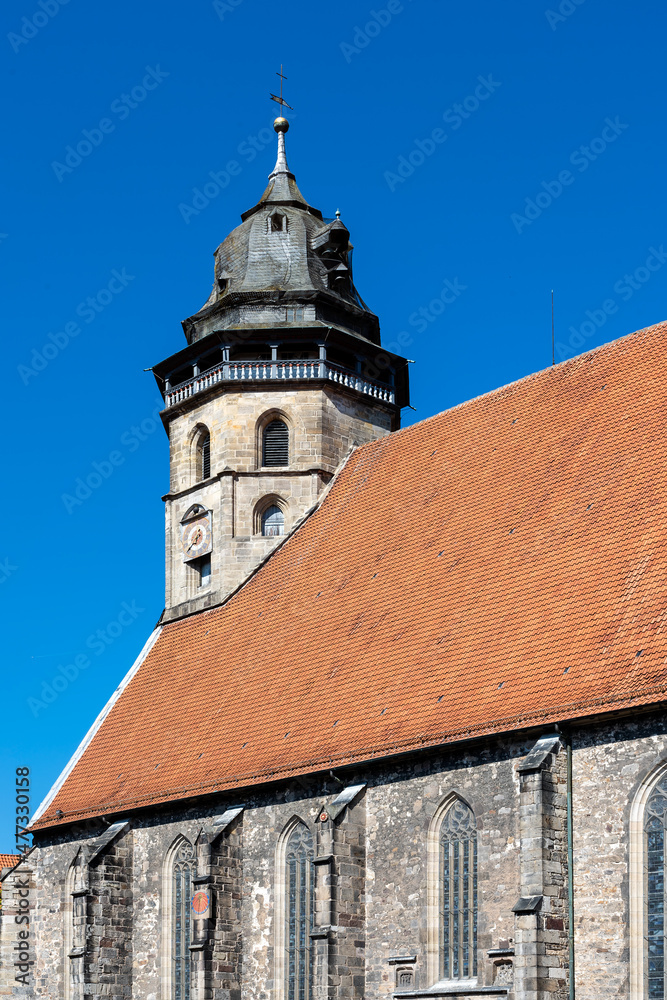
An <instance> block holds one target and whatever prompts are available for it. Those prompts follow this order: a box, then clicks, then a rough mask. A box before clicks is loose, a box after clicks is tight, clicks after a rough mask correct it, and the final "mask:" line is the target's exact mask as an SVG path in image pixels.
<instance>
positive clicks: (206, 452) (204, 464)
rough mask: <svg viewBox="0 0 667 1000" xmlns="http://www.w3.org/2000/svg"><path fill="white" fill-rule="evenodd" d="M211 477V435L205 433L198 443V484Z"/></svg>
mask: <svg viewBox="0 0 667 1000" xmlns="http://www.w3.org/2000/svg"><path fill="white" fill-rule="evenodd" d="M210 475H211V435H210V434H208V433H203V434H202V435H201V437H200V438H199V441H198V442H197V482H201V481H202V479H208V478H209V476H210Z"/></svg>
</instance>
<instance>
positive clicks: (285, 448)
mask: <svg viewBox="0 0 667 1000" xmlns="http://www.w3.org/2000/svg"><path fill="white" fill-rule="evenodd" d="M288 464H289V430H288V427H287V424H286V423H285V422H284V421H283V420H272V421H271V423H269V424H267V425H266V427H265V428H264V433H263V435H262V465H268V466H272V465H288Z"/></svg>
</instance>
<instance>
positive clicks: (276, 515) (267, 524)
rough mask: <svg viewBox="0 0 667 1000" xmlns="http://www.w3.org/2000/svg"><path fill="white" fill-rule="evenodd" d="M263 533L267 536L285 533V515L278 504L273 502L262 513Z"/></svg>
mask: <svg viewBox="0 0 667 1000" xmlns="http://www.w3.org/2000/svg"><path fill="white" fill-rule="evenodd" d="M262 534H263V535H264V537H265V538H275V537H276V536H277V535H284V534H285V515H284V513H283V512H282V510H281V509H280V507H279V506H278V504H275V503H274V504H271V506H270V507H267V508H266V510H265V511H264V513H263V514H262Z"/></svg>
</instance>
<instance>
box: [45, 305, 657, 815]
mask: <svg viewBox="0 0 667 1000" xmlns="http://www.w3.org/2000/svg"><path fill="white" fill-rule="evenodd" d="M665 384H667V323H662V324H659V325H658V326H654V327H651V328H649V329H647V330H642V331H639V332H638V333H635V334H633V335H631V336H629V337H626V338H624V339H623V340H619V341H616V342H614V343H612V344H609V345H606V346H605V347H602V348H600V349H598V350H596V351H593V352H592V353H589V354H585V355H582V356H581V357H578V358H575V359H573V360H572V361H568V362H566V363H564V364H561V365H558V366H556V367H554V368H550V369H547V370H546V371H543V372H540V373H538V374H537V375H533V376H530V377H529V378H526V379H523V380H522V381H520V382H517V383H514V384H512V385H509V386H506V387H505V388H502V389H499V390H497V391H496V392H493V393H490V394H489V395H486V396H482V397H480V398H478V399H474V400H472V401H470V402H468V403H464V404H462V405H460V406H458V407H456V408H454V409H452V410H449V411H447V412H445V413H441V414H439V415H438V416H436V417H432V418H431V419H429V420H425V421H424V422H422V423H419V424H416V425H414V426H412V427H408V428H406V429H405V430H403V431H400V432H398V433H396V434H393V435H390V436H389V437H385V438H382V439H381V440H379V441H377V442H374V443H372V444H369V445H366V446H364V447H363V448H360V449H359V450H358V451H356V452H355V453H353V455H352V456H351V458H350V459H349V461H348V463H347V465H346V466H345V468H344V470H343V471H342V473H341V475H340V476H339V478H338V480H337V481H336V483H335V485H334V487H333V489H332V490H331V492H330V493H329V495H328V496H327V498H326V499H325V501H324V502H323V504H322V505H321V507H320V508H319V509H318V510H317V511H316V512H315V513H314V514H313V515H312V516H311V517H310V518H309V519H308V520H307V521H306V522H305V523H304V524H303V525H302V527H301V528H300V529H299V530H298V532H296V534H295V535H294V536H293V537H292V538H290V539H288V540H287V542H286V543H285V545H284V546H283V547H282V548H281V549H280V550H279V551H277V552H276V553H275V555H274V556H273V557H272V558H271V559H270V560H269V561H268V563H267V564H266V565H265V566H264V567H263V568H262V569H261V570H260V571H259V572H258V573H257V574H256V575H255V576H254V577H253V578H252V579H251V580H250V581H249V583H248V584H247V585H246V586H245V587H244V588H243V589H242V590H241V591H240V592H239V593H237V594H236V595H235V596H234V597H233V598H232V599H231V600H229V601H228V602H227V604H226V605H224V606H223V607H221V608H218V609H215V610H212V611H208V612H203V613H200V614H197V615H194V616H192V617H190V618H187V619H185V620H183V621H180V622H176V623H173V624H170V625H167V626H165V627H164V629H163V631H162V633H161V635H160V637H159V638H158V640H157V642H156V643H155V645H154V646H153V648H152V650H151V651H150V653H149V654H148V656H147V658H146V660H145V662H144V663H143V665H142V666H141V668H140V669H139V671H138V673H137V674H136V676H135V677H134V678H133V679H132V681H131V682H130V684H129V685H128V686H127V688H126V689H125V691H124V692H123V694H122V695H121V697H120V699H119V700H118V702H117V703H116V705H115V706H114V707H113V709H112V711H111V712H110V713H109V715H108V716H107V718H106V719H105V721H104V722H103V724H102V726H101V728H100V729H99V731H98V732H97V734H96V735H95V736H94V738H93V740H92V742H91V743H90V745H89V746H88V748H87V750H86V751H85V753H84V754H83V756H82V758H81V759H80V760H79V762H78V763H77V764H76V766H75V767H74V769H73V771H72V773H71V774H70V775H69V777H68V778H67V780H66V781H65V783H64V786H63V787H62V788H61V789H60V791H59V792H58V794H57V795H56V796H55V799H54V801H53V802H52V803H51V804H50V805H49V807H48V809H47V811H46V813H45V815H43V816H42V817H40V819H39V821H38V822H37V823H36V824H35V826H36V827H41V826H50V825H54V824H55V823H56V822H57V820H56V819H55V810H56V809H61V810H62V811H63V813H64V816H63V819H62V822H67V821H68V820H70V821H71V819H72V818H74V817H75V816H76V817H83V816H87V815H92V814H95V813H98V812H114V811H118V810H122V809H128V808H130V807H132V806H136V805H140V804H148V803H151V802H153V803H155V802H159V801H168V800H171V799H177V798H181V797H183V796H185V795H188V796H191V795H196V794H198V793H200V792H201V793H205V792H211V791H215V790H220V789H229V788H235V787H241V786H243V785H249V784H256V783H259V782H263V781H268V780H273V779H276V778H279V777H281V776H287V775H291V774H296V773H303V772H308V771H315V770H318V769H322V768H327V769H328V768H330V767H331V766H333V765H342V764H344V763H347V762H353V761H359V760H363V759H370V758H373V757H380V756H385V755H388V754H391V753H392V752H394V751H398V750H408V749H411V748H417V747H423V746H429V745H437V744H439V743H446V742H453V741H456V740H459V739H462V738H466V737H469V736H473V735H482V734H488V733H494V732H499V731H509V730H513V729H517V728H520V727H524V726H528V725H541V724H547V723H548V722H549V721H556V720H558V719H567V718H574V717H582V716H590V715H595V714H597V713H599V712H602V711H609V710H611V709H614V708H621V707H628V706H633V705H637V706H639V705H646V704H650V703H654V702H659V701H661V700H663V699H667V629H666V627H665V626H666V620H667V609H666V607H665V594H666V592H667V533H666V530H665V526H666V523H667V522H666V515H667V462H666V460H665V452H666V446H665V439H666V425H667V419H666V418H667V409H666V406H665V403H664V393H665Z"/></svg>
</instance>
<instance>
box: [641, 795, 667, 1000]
mask: <svg viewBox="0 0 667 1000" xmlns="http://www.w3.org/2000/svg"><path fill="white" fill-rule="evenodd" d="M666 827H667V778H663V779H662V780H661V781H659V782H658V784H657V785H656V786H655V788H654V789H653V792H652V793H651V796H650V798H649V800H648V802H647V803H646V809H645V811H644V857H645V859H646V870H645V875H644V878H645V883H644V926H645V932H644V977H645V982H646V990H645V995H646V997H648V1000H664V998H665V995H666V984H665V828H666Z"/></svg>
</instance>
